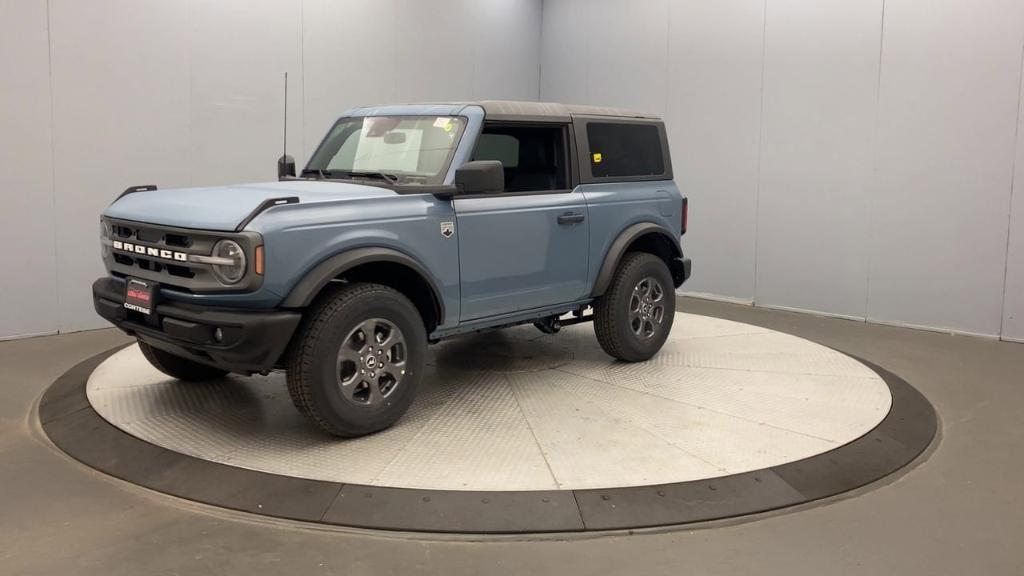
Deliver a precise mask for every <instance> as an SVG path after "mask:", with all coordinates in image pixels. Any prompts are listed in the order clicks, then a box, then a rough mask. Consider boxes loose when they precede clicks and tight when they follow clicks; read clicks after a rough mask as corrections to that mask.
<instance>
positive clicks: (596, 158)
mask: <svg viewBox="0 0 1024 576" xmlns="http://www.w3.org/2000/svg"><path fill="white" fill-rule="evenodd" d="M600 163H601V153H600V152H594V164H600Z"/></svg>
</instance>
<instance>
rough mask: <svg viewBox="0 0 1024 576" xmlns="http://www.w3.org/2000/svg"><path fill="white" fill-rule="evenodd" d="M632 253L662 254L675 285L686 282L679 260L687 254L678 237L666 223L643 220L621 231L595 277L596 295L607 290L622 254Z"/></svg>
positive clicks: (593, 295)
mask: <svg viewBox="0 0 1024 576" xmlns="http://www.w3.org/2000/svg"><path fill="white" fill-rule="evenodd" d="M629 252H648V253H650V254H654V255H655V256H658V257H659V258H661V259H662V260H664V261H665V265H666V266H668V269H669V271H670V272H671V273H672V281H673V282H674V283H675V287H676V288H678V287H679V286H680V285H682V283H683V277H684V273H683V269H682V263H681V262H680V260H679V259H681V258H682V257H683V251H682V248H680V247H679V240H678V238H675V237H674V236H673V235H672V233H671V232H669V231H668V230H667V229H665V227H664V226H661V225H658V224H655V223H654V222H640V223H637V224H633V225H632V226H629V227H628V228H626V229H625V230H623V231H622V232H620V233H619V235H618V236H617V237H616V238H615V240H614V241H613V242H612V244H611V246H609V247H608V251H607V252H606V253H605V256H604V260H603V261H602V263H601V269H600V271H599V272H598V273H597V278H596V279H595V280H594V289H593V291H592V292H591V296H592V297H594V298H597V297H598V296H601V295H603V294H604V293H605V291H606V290H607V289H608V285H609V284H611V281H612V276H614V275H615V270H617V269H618V267H619V263H620V262H621V261H622V257H623V256H624V255H626V254H627V253H629Z"/></svg>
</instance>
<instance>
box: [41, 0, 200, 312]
mask: <svg viewBox="0 0 1024 576" xmlns="http://www.w3.org/2000/svg"><path fill="white" fill-rule="evenodd" d="M50 26H51V51H52V56H51V58H52V60H51V62H52V90H53V122H54V136H53V139H54V142H53V154H54V171H55V174H56V182H55V189H56V223H57V230H56V232H57V233H56V238H57V266H58V271H59V282H58V285H57V287H58V294H59V300H60V315H61V322H60V328H61V330H62V331H70V330H79V329H84V328H93V327H99V326H103V325H104V322H103V321H102V320H101V319H100V318H99V317H98V316H97V315H96V313H95V312H94V311H93V309H92V296H91V293H90V290H89V288H90V285H91V283H92V280H93V279H95V278H97V277H99V276H100V275H102V273H103V268H102V265H101V262H100V256H99V229H98V228H99V226H98V221H99V214H100V212H101V211H102V210H103V208H104V207H105V206H107V205H108V204H109V203H110V202H111V201H112V200H113V199H114V198H115V197H116V196H117V194H118V193H120V192H121V191H122V190H124V189H125V188H126V187H127V186H130V185H134V184H157V185H159V186H161V187H171V186H182V185H187V184H188V183H189V166H188V161H187V160H188V158H189V153H188V149H189V137H188V134H189V132H188V127H189V40H188V33H189V25H188V5H187V4H186V3H184V2H163V1H160V0H151V1H147V2H140V1H133V0H120V1H117V0H94V1H91V2H79V1H77V0H50Z"/></svg>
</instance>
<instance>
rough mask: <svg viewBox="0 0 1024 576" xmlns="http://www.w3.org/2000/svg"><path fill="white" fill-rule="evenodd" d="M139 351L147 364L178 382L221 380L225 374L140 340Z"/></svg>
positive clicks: (224, 371)
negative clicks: (147, 361)
mask: <svg viewBox="0 0 1024 576" xmlns="http://www.w3.org/2000/svg"><path fill="white" fill-rule="evenodd" d="M139 350H142V355H143V356H145V357H146V360H149V363H150V364H152V365H153V367H154V368H156V369H157V370H159V371H161V372H163V373H164V374H167V375H168V376H172V377H174V378H177V379H178V380H184V381H186V382H204V381H206V380H215V379H217V378H222V377H224V376H225V375H226V374H227V371H226V370H221V369H219V368H214V367H213V366H207V365H206V364H200V363H199V362H193V361H192V360H189V359H188V358H182V357H181V356H175V355H174V354H171V353H170V352H164V351H163V350H160V349H159V348H153V347H152V346H150V345H149V344H146V343H145V342H143V341H142V340H139Z"/></svg>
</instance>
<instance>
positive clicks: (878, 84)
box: [864, 0, 885, 318]
mask: <svg viewBox="0 0 1024 576" xmlns="http://www.w3.org/2000/svg"><path fill="white" fill-rule="evenodd" d="M878 26H879V29H878V74H877V78H876V81H875V125H874V127H873V128H874V134H873V135H872V137H871V185H870V186H869V187H868V190H867V194H865V196H867V198H866V201H867V204H868V210H867V216H868V230H869V231H870V230H873V229H874V226H875V195H876V194H877V192H878V190H877V189H878V133H879V122H880V119H881V114H882V61H883V55H884V53H885V0H882V17H881V19H880V21H879V24H878ZM873 237H874V235H873V234H869V236H868V242H869V244H868V247H867V251H868V254H867V262H865V268H864V274H865V275H866V277H865V279H864V317H865V318H867V317H868V316H870V315H871V261H872V254H873V253H874V246H873V245H871V244H870V239H871V238H873Z"/></svg>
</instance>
